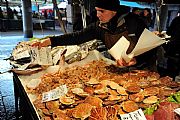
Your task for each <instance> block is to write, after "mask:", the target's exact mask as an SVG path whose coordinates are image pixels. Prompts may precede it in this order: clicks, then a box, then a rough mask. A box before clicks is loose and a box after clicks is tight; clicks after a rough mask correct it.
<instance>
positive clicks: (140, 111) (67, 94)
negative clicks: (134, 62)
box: [11, 42, 180, 120]
mask: <svg viewBox="0 0 180 120" xmlns="http://www.w3.org/2000/svg"><path fill="white" fill-rule="evenodd" d="M93 43H94V42H93ZM20 46H22V45H21V44H20ZM20 46H19V47H20ZM83 46H84V45H83ZM85 46H86V47H82V46H81V47H79V46H74V47H73V49H72V48H71V47H64V46H61V47H59V48H60V49H50V48H43V49H35V50H34V49H31V48H30V49H29V47H27V48H28V49H27V48H26V49H24V47H22V48H23V49H22V48H21V47H20V48H21V50H19V49H18V51H14V52H13V54H14V57H13V59H14V58H16V60H14V61H13V59H12V61H11V63H12V64H14V65H16V66H18V67H17V68H14V69H12V71H13V72H14V85H15V96H16V107H17V108H18V101H20V102H19V103H20V104H19V105H20V109H21V110H22V112H23V113H22V114H23V115H24V116H25V118H26V119H34V120H38V119H39V120H40V119H41V120H60V119H62V120H76V119H82V120H83V119H90V120H98V119H100V120H101V119H102V120H118V119H122V120H125V119H133V120H134V119H135V118H138V119H141V120H146V119H148V120H152V119H154V120H160V119H161V120H179V115H178V114H177V113H178V112H177V113H176V112H174V110H175V109H176V110H177V111H178V109H177V108H179V107H180V104H179V103H180V93H179V90H180V83H178V82H175V81H173V79H172V78H170V77H168V76H167V77H160V76H159V74H158V73H156V72H150V71H144V70H132V71H131V70H129V69H127V68H121V67H118V66H116V63H115V62H114V61H112V60H110V59H107V58H105V57H104V56H102V55H101V54H100V53H99V52H98V51H96V50H94V49H90V48H92V44H91V45H90V46H91V47H89V46H88V45H85ZM87 46H88V47H87ZM93 46H94V45H93ZM82 48H83V49H82ZM80 49H81V50H80ZM27 50H28V52H27ZM78 50H80V51H81V53H78V52H77V51H78ZM20 51H21V52H20ZM29 51H30V52H29ZM42 51H43V52H44V54H42V53H40V52H42ZM58 51H60V52H58ZM23 52H24V53H23ZM21 53H23V55H20V54H21ZM29 53H30V54H29ZM45 53H46V54H45ZM50 53H51V55H50ZM55 53H57V54H55ZM67 53H68V54H67ZM72 53H73V54H72ZM85 53H87V54H85ZM17 54H18V55H20V56H18V55H17ZM41 55H43V56H41ZM15 56H16V57H15ZM21 56H23V57H21ZM54 56H56V57H55V58H56V59H53V57H54ZM78 56H80V57H78ZM82 56H84V57H82ZM50 57H52V58H51V59H50ZM19 58H21V59H19ZM29 58H30V59H29ZM41 58H43V59H42V60H41ZM75 58H76V59H75ZM25 59H26V60H27V59H28V61H26V60H25ZM45 59H46V60H45ZM24 60H25V61H26V62H25V61H24ZM44 60H45V61H44ZM17 61H18V62H17ZM19 61H21V62H19ZM22 61H23V62H22ZM30 61H31V62H30ZM19 63H21V64H19ZM22 63H24V64H22ZM35 68H36V69H35ZM37 68H41V69H38V70H37ZM32 69H35V70H32ZM159 117H161V118H159Z"/></svg>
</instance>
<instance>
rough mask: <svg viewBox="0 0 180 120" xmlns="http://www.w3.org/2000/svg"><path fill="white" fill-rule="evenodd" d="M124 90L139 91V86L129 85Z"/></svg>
mask: <svg viewBox="0 0 180 120" xmlns="http://www.w3.org/2000/svg"><path fill="white" fill-rule="evenodd" d="M126 91H127V92H129V93H138V92H140V91H141V88H140V87H139V86H129V87H127V89H126Z"/></svg>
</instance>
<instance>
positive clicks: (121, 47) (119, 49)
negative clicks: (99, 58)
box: [108, 36, 133, 61]
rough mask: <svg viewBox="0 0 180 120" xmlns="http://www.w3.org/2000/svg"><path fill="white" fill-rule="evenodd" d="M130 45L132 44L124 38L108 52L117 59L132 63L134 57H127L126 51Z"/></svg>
mask: <svg viewBox="0 0 180 120" xmlns="http://www.w3.org/2000/svg"><path fill="white" fill-rule="evenodd" d="M129 45H130V42H129V41H128V40H127V39H126V38H125V37H124V36H122V37H121V38H120V39H119V40H118V41H117V43H116V44H115V45H114V46H113V47H112V48H111V49H110V50H108V52H109V53H110V54H111V55H112V56H113V57H114V58H115V59H116V60H118V59H121V58H123V59H124V60H125V61H130V60H131V59H132V57H133V55H132V54H131V55H129V56H128V55H127V54H126V51H127V49H128V47H129Z"/></svg>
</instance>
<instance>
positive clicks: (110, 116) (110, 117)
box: [106, 106, 118, 120]
mask: <svg viewBox="0 0 180 120" xmlns="http://www.w3.org/2000/svg"><path fill="white" fill-rule="evenodd" d="M106 110H107V120H118V118H117V110H116V109H115V108H114V107H112V106H107V107H106Z"/></svg>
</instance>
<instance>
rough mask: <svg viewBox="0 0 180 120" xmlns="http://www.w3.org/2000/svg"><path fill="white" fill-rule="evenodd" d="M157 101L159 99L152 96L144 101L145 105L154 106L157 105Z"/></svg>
mask: <svg viewBox="0 0 180 120" xmlns="http://www.w3.org/2000/svg"><path fill="white" fill-rule="evenodd" d="M157 101H158V97H157V96H150V97H148V98H146V99H144V100H143V103H147V104H153V103H156V102H157Z"/></svg>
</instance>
